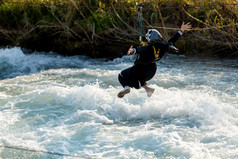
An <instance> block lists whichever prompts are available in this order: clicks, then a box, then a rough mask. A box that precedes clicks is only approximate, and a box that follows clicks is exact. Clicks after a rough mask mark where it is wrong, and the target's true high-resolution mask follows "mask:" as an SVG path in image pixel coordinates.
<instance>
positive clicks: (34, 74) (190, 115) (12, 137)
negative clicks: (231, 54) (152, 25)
mask: <svg viewBox="0 0 238 159" xmlns="http://www.w3.org/2000/svg"><path fill="white" fill-rule="evenodd" d="M132 64H133V56H125V57H123V58H118V59H115V60H114V61H106V60H104V59H90V58H87V57H84V56H74V57H62V56H59V55H55V54H49V53H48V54H47V55H46V54H44V53H41V54H37V53H35V54H23V52H22V51H21V49H20V48H12V49H0V158H4V159H5V158H24V159H25V158H31V159H38V158H39V159H41V158H47V159H48V158H53V159H58V158H67V159H68V158H93V159H94V158H110V159H111V158H121V159H123V158H135V159H138V158H140V159H145V158H146V159H150V158H168V159H170V158H193V159H200V158H209V159H210V158H224V159H227V158H231V159H234V158H238V61H237V60H211V59H191V58H186V57H184V56H174V55H168V56H167V57H164V58H163V59H162V60H161V61H159V62H158V70H157V74H156V75H155V77H154V78H153V79H152V80H151V81H150V82H149V84H150V86H151V87H153V88H155V93H154V94H153V96H152V97H151V98H148V97H147V96H146V93H145V91H144V90H143V89H140V90H135V89H132V90H131V93H130V94H128V95H126V96H125V97H124V98H123V99H119V98H117V93H118V92H119V91H120V90H121V89H122V87H121V86H120V84H119V82H118V80H117V76H118V74H119V73H120V71H121V70H122V69H125V68H127V67H130V66H131V65H132Z"/></svg>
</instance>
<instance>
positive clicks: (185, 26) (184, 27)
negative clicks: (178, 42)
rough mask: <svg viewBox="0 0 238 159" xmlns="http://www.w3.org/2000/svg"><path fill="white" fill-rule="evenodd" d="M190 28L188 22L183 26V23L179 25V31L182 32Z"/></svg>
mask: <svg viewBox="0 0 238 159" xmlns="http://www.w3.org/2000/svg"><path fill="white" fill-rule="evenodd" d="M191 28H192V25H191V24H190V22H188V23H187V24H185V23H184V22H183V24H182V25H181V31H182V32H184V31H186V30H187V31H189V30H190V29H191Z"/></svg>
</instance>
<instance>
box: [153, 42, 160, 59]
mask: <svg viewBox="0 0 238 159" xmlns="http://www.w3.org/2000/svg"><path fill="white" fill-rule="evenodd" d="M152 47H153V49H154V55H155V61H157V60H159V53H160V49H158V50H157V51H156V48H155V47H154V46H152Z"/></svg>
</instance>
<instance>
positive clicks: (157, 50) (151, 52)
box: [134, 31, 182, 65]
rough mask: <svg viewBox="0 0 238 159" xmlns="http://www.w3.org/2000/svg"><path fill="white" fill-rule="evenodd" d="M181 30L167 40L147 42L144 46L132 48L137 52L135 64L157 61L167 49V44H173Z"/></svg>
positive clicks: (148, 63) (147, 63)
mask: <svg viewBox="0 0 238 159" xmlns="http://www.w3.org/2000/svg"><path fill="white" fill-rule="evenodd" d="M181 33H182V32H181V31H179V32H177V33H176V34H175V35H174V36H173V37H172V38H171V39H170V40H169V41H168V42H166V41H164V42H160V43H155V44H148V45H146V46H138V47H135V48H134V49H135V50H136V51H135V54H137V58H136V61H135V62H134V64H135V65H150V64H153V63H155V62H156V61H159V60H160V59H161V58H162V57H163V56H164V55H165V53H166V52H167V51H168V48H169V44H172V45H174V44H175V42H176V41H177V40H178V39H179V37H180V36H181Z"/></svg>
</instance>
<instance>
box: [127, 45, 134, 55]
mask: <svg viewBox="0 0 238 159" xmlns="http://www.w3.org/2000/svg"><path fill="white" fill-rule="evenodd" d="M132 48H133V45H131V47H130V48H129V50H128V51H127V55H130V54H131V53H132V52H133V49H132Z"/></svg>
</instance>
